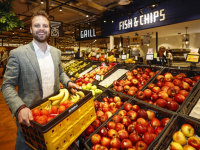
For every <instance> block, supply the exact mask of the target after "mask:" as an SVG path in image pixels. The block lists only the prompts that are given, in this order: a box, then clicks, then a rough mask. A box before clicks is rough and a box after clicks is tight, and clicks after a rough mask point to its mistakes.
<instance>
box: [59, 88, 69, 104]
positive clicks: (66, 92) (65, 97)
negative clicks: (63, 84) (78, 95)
mask: <svg viewBox="0 0 200 150" xmlns="http://www.w3.org/2000/svg"><path fill="white" fill-rule="evenodd" d="M60 90H61V91H64V93H65V95H64V97H63V99H62V100H61V102H60V103H62V102H64V101H68V99H69V91H68V90H67V89H60Z"/></svg>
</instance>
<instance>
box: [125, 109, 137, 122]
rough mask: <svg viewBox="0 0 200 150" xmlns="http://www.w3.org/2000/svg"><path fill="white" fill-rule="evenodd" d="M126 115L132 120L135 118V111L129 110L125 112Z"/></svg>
mask: <svg viewBox="0 0 200 150" xmlns="http://www.w3.org/2000/svg"><path fill="white" fill-rule="evenodd" d="M127 116H128V117H129V118H130V119H131V121H134V120H136V119H137V113H136V112H135V111H133V110H129V111H128V113H127Z"/></svg>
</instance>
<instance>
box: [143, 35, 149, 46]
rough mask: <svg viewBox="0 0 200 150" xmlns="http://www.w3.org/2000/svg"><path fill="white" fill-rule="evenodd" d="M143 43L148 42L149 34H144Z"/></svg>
mask: <svg viewBox="0 0 200 150" xmlns="http://www.w3.org/2000/svg"><path fill="white" fill-rule="evenodd" d="M143 44H150V35H144V38H143Z"/></svg>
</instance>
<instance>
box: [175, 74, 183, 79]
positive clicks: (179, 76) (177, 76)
mask: <svg viewBox="0 0 200 150" xmlns="http://www.w3.org/2000/svg"><path fill="white" fill-rule="evenodd" d="M175 78H176V79H179V80H182V79H183V76H182V75H181V74H178V75H176V76H175Z"/></svg>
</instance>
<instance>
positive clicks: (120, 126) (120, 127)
mask: <svg viewBox="0 0 200 150" xmlns="http://www.w3.org/2000/svg"><path fill="white" fill-rule="evenodd" d="M115 130H116V131H120V130H125V126H124V125H123V124H122V123H116V125H115Z"/></svg>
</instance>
